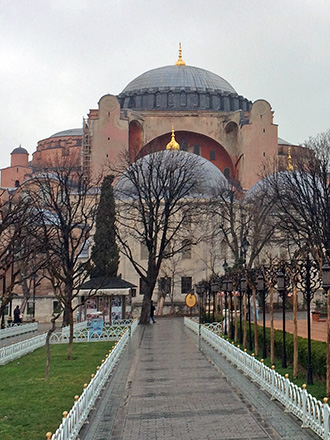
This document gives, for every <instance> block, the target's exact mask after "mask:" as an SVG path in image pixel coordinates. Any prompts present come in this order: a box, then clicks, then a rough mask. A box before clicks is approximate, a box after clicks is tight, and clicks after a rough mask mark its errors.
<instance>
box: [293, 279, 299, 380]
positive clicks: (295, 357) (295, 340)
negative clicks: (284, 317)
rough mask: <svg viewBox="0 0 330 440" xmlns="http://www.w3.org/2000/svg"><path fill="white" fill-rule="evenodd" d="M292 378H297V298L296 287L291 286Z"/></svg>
mask: <svg viewBox="0 0 330 440" xmlns="http://www.w3.org/2000/svg"><path fill="white" fill-rule="evenodd" d="M292 300H293V377H294V378H296V377H298V324H297V312H298V296H297V286H296V285H295V284H293V298H292Z"/></svg>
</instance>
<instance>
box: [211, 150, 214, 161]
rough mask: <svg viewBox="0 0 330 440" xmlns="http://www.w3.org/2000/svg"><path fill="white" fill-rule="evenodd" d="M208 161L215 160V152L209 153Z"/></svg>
mask: <svg viewBox="0 0 330 440" xmlns="http://www.w3.org/2000/svg"><path fill="white" fill-rule="evenodd" d="M210 160H215V151H214V150H211V151H210Z"/></svg>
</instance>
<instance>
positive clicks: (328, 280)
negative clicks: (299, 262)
mask: <svg viewBox="0 0 330 440" xmlns="http://www.w3.org/2000/svg"><path fill="white" fill-rule="evenodd" d="M322 286H323V289H324V293H325V295H326V296H327V311H328V319H327V379H326V382H327V397H329V396H330V295H329V293H328V292H329V289H330V266H329V262H328V259H326V260H325V263H324V264H323V266H322Z"/></svg>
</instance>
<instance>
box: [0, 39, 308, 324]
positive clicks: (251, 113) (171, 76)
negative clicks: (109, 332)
mask: <svg viewBox="0 0 330 440" xmlns="http://www.w3.org/2000/svg"><path fill="white" fill-rule="evenodd" d="M273 116H274V115H273V111H272V108H271V105H270V104H269V103H268V102H267V101H266V100H264V99H258V100H257V101H255V102H251V101H250V100H249V99H248V98H245V97H244V96H242V95H240V94H238V93H237V92H236V90H235V89H234V87H233V86H232V85H231V84H230V83H229V82H227V81H226V80H225V79H223V78H222V77H221V76H219V75H217V74H215V73H212V72H209V71H207V70H204V69H202V68H198V67H193V66H189V65H186V63H185V62H184V61H183V58H182V51H181V47H180V49H179V57H178V60H177V61H176V63H174V64H173V65H169V66H165V67H159V68H156V69H153V70H150V71H148V72H145V73H143V74H142V75H140V76H138V77H137V78H135V79H133V80H132V81H131V82H130V83H129V84H128V85H127V86H126V87H125V88H124V90H123V91H122V92H121V93H120V94H119V95H118V96H114V95H110V94H107V95H104V96H102V97H101V98H100V100H99V103H98V108H97V109H91V110H90V111H89V113H88V116H87V118H85V119H84V120H83V121H82V127H81V128H73V129H66V130H64V131H60V132H58V133H55V134H53V135H51V136H49V137H48V138H46V139H43V140H40V141H39V142H38V145H37V149H36V151H35V152H34V153H33V154H32V160H29V154H28V152H27V151H26V150H25V149H24V148H22V147H21V146H19V147H17V148H15V149H14V150H13V151H12V153H11V165H10V166H9V167H7V168H3V169H1V187H2V188H8V189H10V188H17V187H19V186H20V185H21V184H22V183H23V182H24V180H25V179H27V178H29V177H30V176H31V174H32V175H33V174H34V173H38V172H40V171H42V170H43V169H49V168H50V167H51V165H52V164H56V163H63V162H64V163H70V164H74V166H77V167H81V168H82V170H84V171H85V172H86V173H89V174H90V175H91V176H93V175H95V176H97V175H99V174H100V172H101V171H102V170H103V169H104V167H105V165H106V164H107V163H111V162H113V161H116V160H117V159H118V156H120V154H122V153H123V151H126V152H127V151H128V152H129V154H130V157H131V159H132V160H134V159H135V158H140V157H143V156H146V155H148V154H149V153H151V152H155V151H162V150H165V149H166V146H167V145H168V143H169V141H170V139H171V130H172V126H174V128H175V140H176V142H177V143H178V144H179V145H180V149H182V150H185V151H188V152H190V153H193V154H196V155H198V156H200V157H201V158H204V159H203V162H204V164H205V163H206V165H207V166H208V169H210V173H207V174H206V175H207V180H208V182H205V183H206V187H207V184H208V185H212V183H211V182H212V178H213V177H214V176H215V177H216V178H217V179H219V178H221V179H227V180H228V181H229V182H230V183H231V184H233V185H235V186H236V188H239V189H240V190H242V191H247V190H249V189H250V188H251V187H252V186H253V185H254V184H256V183H257V182H258V181H259V180H260V179H261V176H262V175H263V174H264V173H265V169H264V167H265V163H267V161H273V160H274V158H277V159H279V161H280V162H282V164H283V165H284V166H285V163H286V160H287V157H288V156H290V154H292V159H294V156H295V155H297V154H301V152H302V148H303V147H300V146H297V145H291V144H289V143H288V142H286V141H284V140H282V139H279V138H278V127H277V125H276V124H275V123H274V121H273ZM290 157H291V156H290ZM203 166H204V165H203ZM207 166H206V168H205V169H207ZM136 248H137V249H139V250H140V252H141V256H140V257H139V258H140V259H141V264H143V261H144V260H145V259H146V256H145V255H143V247H141V249H140V248H139V246H136ZM137 252H138V251H137ZM208 258H209V249H208V247H207V246H206V245H205V246H204V247H203V246H201V247H199V248H198V246H197V247H196V248H193V249H191V253H190V254H189V255H188V256H187V255H185V257H182V259H181V261H180V264H179V265H177V268H176V269H177V274H176V275H175V276H176V281H175V283H176V284H175V285H176V287H175V289H176V293H175V295H176V298H177V304H178V308H179V307H182V304H184V295H186V294H187V293H189V292H190V291H191V290H192V289H193V286H194V285H195V283H197V282H199V281H200V280H201V279H206V278H207V277H208V276H209V275H210V273H209V272H208V271H209V268H208V265H207V259H208ZM222 264H223V255H222V257H221V260H220V259H219V268H220V270H222ZM219 268H217V269H219ZM120 273H121V274H122V276H123V279H125V280H127V281H128V282H129V283H132V284H133V285H134V286H136V287H137V290H138V292H139V293H138V295H137V296H136V297H134V298H133V301H132V302H131V303H130V304H133V305H134V304H135V306H134V307H137V310H138V307H139V304H141V301H142V299H141V298H142V295H143V286H142V285H141V280H140V279H139V278H138V276H137V274H136V273H135V271H134V270H133V268H132V266H131V265H130V264H129V263H128V261H125V259H124V258H121V260H120ZM161 276H164V274H163V275H161ZM156 290H157V289H156ZM38 296H39V298H40V300H41V299H42V300H44V299H45V297H47V298H48V300H49V301H48V302H47V304H46V302H45V301H44V302H43V303H44V305H43V306H41V305H40V307H39V305H37V306H36V310H37V312H38V315H39V318H40V319H48V317H49V316H50V315H51V313H52V307H53V308H54V307H55V306H56V298H55V297H54V294H53V292H52V291H51V289H49V290H48V291H47V289H46V290H45V288H42V289H41V288H40V295H38V291H37V298H38ZM133 296H134V295H133ZM102 301H103V300H102ZM39 302H40V301H39ZM165 302H166V301H165ZM40 304H41V302H40ZM99 305H100V304H96V305H95V307H99ZM103 306H105V303H104V302H103ZM125 307H126V311H127V310H129V307H130V305H128V304H127V305H126V306H125ZM81 313H82V312H81Z"/></svg>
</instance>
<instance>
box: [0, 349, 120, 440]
mask: <svg viewBox="0 0 330 440" xmlns="http://www.w3.org/2000/svg"><path fill="white" fill-rule="evenodd" d="M113 345H114V343H113V342H109V341H108V342H89V343H78V344H74V346H73V359H72V361H68V360H67V358H66V355H67V350H68V345H67V344H59V345H51V366H50V378H49V381H48V382H46V381H45V360H46V353H45V348H44V347H43V348H39V349H38V350H36V351H34V352H33V353H30V354H28V355H26V356H23V357H22V358H20V359H17V360H15V361H13V362H10V363H9V364H7V365H3V366H0V439H1V440H20V439H24V440H39V439H42V440H45V439H46V432H48V431H50V432H52V433H54V432H55V431H56V429H57V428H58V426H59V425H60V423H61V421H62V413H63V411H69V410H70V409H71V407H72V406H73V403H74V396H75V395H80V394H81V393H82V391H83V386H84V383H89V381H90V379H91V374H92V373H96V367H97V366H98V365H100V364H101V361H102V359H105V356H106V354H107V353H108V351H109V350H110V349H111V347H112V346H113Z"/></svg>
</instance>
